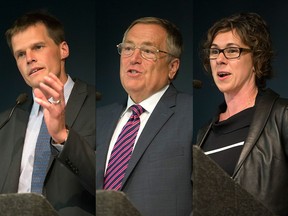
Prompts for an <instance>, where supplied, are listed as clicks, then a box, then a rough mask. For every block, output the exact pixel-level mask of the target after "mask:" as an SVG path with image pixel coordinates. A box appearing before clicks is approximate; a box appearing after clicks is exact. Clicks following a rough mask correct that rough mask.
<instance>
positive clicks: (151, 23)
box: [96, 17, 193, 216]
mask: <svg viewBox="0 0 288 216" xmlns="http://www.w3.org/2000/svg"><path fill="white" fill-rule="evenodd" d="M181 51H182V36H181V33H180V32H179V30H178V28H177V27H176V26H175V25H174V24H172V23H171V22H169V21H167V20H164V19H159V18H155V17H143V18H140V19H138V20H136V21H134V22H133V23H132V24H131V25H130V26H129V27H128V29H127V30H126V32H125V34H124V37H123V41H122V43H120V44H119V45H118V52H119V54H120V55H121V57H120V78H121V83H122V86H123V88H124V89H125V91H126V92H127V94H128V98H127V100H126V101H125V102H124V103H123V104H112V105H108V106H105V107H100V108H98V109H97V112H96V116H97V120H96V134H97V137H96V189H112V190H121V191H123V192H124V193H125V194H126V195H127V197H128V199H129V200H130V201H131V202H132V204H133V205H134V206H135V207H136V208H137V209H138V210H139V211H140V213H141V214H142V215H143V216H155V215H157V216H185V215H189V213H190V212H191V209H192V183H191V180H190V177H191V170H192V113H193V110H192V96H191V95H189V94H185V93H180V92H179V91H177V90H176V88H175V87H174V85H173V84H172V80H173V79H175V77H176V75H177V72H178V69H179V66H180V55H181ZM135 104H137V105H141V107H142V108H143V109H144V112H143V113H142V114H141V115H140V127H139V130H138V132H137V136H136V140H133V141H132V143H133V144H132V146H133V150H132V153H129V156H128V159H124V156H120V157H118V156H116V155H118V153H114V143H115V142H116V140H117V137H118V135H119V134H120V131H121V129H122V127H123V125H125V123H126V121H127V119H129V116H130V115H131V113H132V112H133V111H131V110H130V106H131V105H135ZM142 108H141V109H142ZM121 134H122V132H121ZM123 136H124V135H123ZM128 136H129V135H127V134H126V135H125V137H128ZM127 142H128V141H127ZM117 143H118V141H117ZM119 145H120V144H119ZM115 146H116V144H115ZM119 149H120V147H119ZM123 151H125V150H123ZM115 152H117V150H116V151H115ZM118 152H122V151H120V150H118ZM123 155H125V153H123ZM129 157H130V158H129ZM111 158H112V159H111ZM116 158H121V159H123V160H122V161H128V165H127V164H124V165H123V166H122V165H121V162H119V163H118V162H117V164H120V165H119V166H118V165H114V167H113V163H114V164H116V162H115V161H116ZM117 161H118V160H117ZM120 161H121V160H120ZM118 167H119V169H117V168H118ZM125 167H127V169H126V170H125V173H124V174H123V170H124V169H125ZM110 173H112V174H110ZM119 173H120V174H119ZM114 174H119V178H120V177H121V178H122V177H123V179H121V178H120V179H121V181H120V184H118V179H119V178H118V176H117V175H114Z"/></svg>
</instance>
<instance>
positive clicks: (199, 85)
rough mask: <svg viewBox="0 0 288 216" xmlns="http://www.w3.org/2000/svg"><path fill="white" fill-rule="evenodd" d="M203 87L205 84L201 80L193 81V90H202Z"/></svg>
mask: <svg viewBox="0 0 288 216" xmlns="http://www.w3.org/2000/svg"><path fill="white" fill-rule="evenodd" d="M202 86H203V82H202V81H201V80H193V88H195V89H201V88H202Z"/></svg>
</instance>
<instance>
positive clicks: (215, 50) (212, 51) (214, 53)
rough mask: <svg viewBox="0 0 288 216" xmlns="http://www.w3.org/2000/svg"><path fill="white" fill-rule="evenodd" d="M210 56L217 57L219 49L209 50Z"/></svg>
mask: <svg viewBox="0 0 288 216" xmlns="http://www.w3.org/2000/svg"><path fill="white" fill-rule="evenodd" d="M209 51H210V55H218V54H219V49H217V48H210V50H209Z"/></svg>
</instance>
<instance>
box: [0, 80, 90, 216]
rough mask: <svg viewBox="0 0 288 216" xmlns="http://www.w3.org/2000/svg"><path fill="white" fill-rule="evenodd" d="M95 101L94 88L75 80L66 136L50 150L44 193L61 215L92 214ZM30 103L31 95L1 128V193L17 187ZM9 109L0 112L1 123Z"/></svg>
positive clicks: (69, 106) (84, 215)
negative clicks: (58, 147)
mask: <svg viewBox="0 0 288 216" xmlns="http://www.w3.org/2000/svg"><path fill="white" fill-rule="evenodd" d="M95 102H96V90H95V88H94V87H92V86H88V85H87V84H85V83H84V82H82V81H80V80H76V81H75V85H74V87H73V90H72V92H71V95H70V98H69V101H68V102H67V105H66V121H67V122H66V124H67V125H68V127H69V129H70V132H69V137H68V139H67V141H66V143H65V144H64V148H63V150H62V151H61V153H59V152H57V151H53V156H54V157H52V158H51V161H50V164H49V171H48V172H47V174H46V179H45V183H44V196H46V198H47V200H48V201H49V202H50V203H51V204H52V206H53V207H54V208H55V209H56V210H57V211H58V213H59V215H61V216H62V215H63V216H72V215H75V216H76V215H77V216H86V215H87V216H88V215H90V216H91V215H95V205H96V204H95V160H96V159H95V142H96V141H95V131H96V129H95ZM31 106H32V98H30V99H29V100H28V101H27V102H25V103H24V104H23V105H20V106H19V107H17V108H16V109H15V112H14V113H13V115H12V117H11V119H10V121H9V122H8V123H7V124H6V125H5V126H4V127H3V128H2V129H1V130H0V149H1V151H0V170H1V171H0V172H1V175H0V193H16V192H17V190H18V183H19V177H20V166H21V157H22V151H23V144H24V139H25V133H26V127H27V124H28V120H29V114H30V110H31ZM9 111H10V110H9ZM9 111H6V112H3V113H1V114H0V122H3V121H5V119H6V118H7V116H8V112H9Z"/></svg>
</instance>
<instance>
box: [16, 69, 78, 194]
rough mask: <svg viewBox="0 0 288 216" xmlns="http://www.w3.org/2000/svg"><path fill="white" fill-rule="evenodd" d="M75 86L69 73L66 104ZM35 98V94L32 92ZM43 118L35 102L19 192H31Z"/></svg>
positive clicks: (24, 151)
mask: <svg viewBox="0 0 288 216" xmlns="http://www.w3.org/2000/svg"><path fill="white" fill-rule="evenodd" d="M73 86H74V81H73V80H72V79H71V77H70V76H69V75H68V79H67V82H66V83H65V85H64V97H65V104H66V103H67V101H68V99H69V96H70V93H71V91H72V88H73ZM32 95H33V99H34V97H35V96H34V94H33V92H32ZM42 119H43V111H42V109H40V105H39V104H38V103H36V102H34V103H33V106H32V110H31V112H30V116H29V122H28V125H27V129H26V136H25V141H24V146H23V152H22V160H21V171H20V179H19V185H18V193H29V192H31V181H32V173H33V165H34V153H35V147H36V142H37V138H38V134H39V132H40V127H41V124H42Z"/></svg>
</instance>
